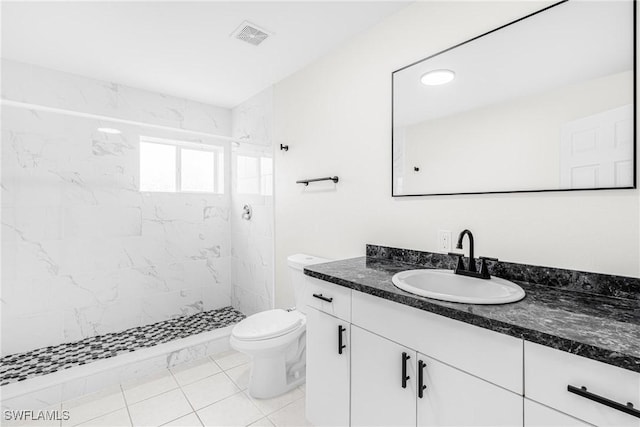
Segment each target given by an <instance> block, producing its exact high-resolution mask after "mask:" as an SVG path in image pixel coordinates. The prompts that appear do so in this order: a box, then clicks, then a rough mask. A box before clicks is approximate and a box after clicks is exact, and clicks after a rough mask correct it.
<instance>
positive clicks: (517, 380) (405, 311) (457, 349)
mask: <svg viewBox="0 0 640 427" xmlns="http://www.w3.org/2000/svg"><path fill="white" fill-rule="evenodd" d="M352 298H353V301H352V323H353V324H354V325H358V326H360V327H362V328H364V329H367V330H369V331H371V332H374V333H377V334H379V335H382V336H384V337H387V338H389V339H390V340H393V341H396V342H399V343H402V344H403V345H405V346H407V347H410V348H413V349H415V350H417V351H419V352H420V353H423V354H425V355H427V356H429V357H432V358H434V359H437V360H439V361H442V362H445V363H447V364H449V365H451V366H453V367H456V368H458V369H460V370H462V371H465V372H468V373H470V374H472V375H475V376H477V377H480V378H483V379H485V380H487V381H489V382H491V383H493V384H497V385H499V386H501V387H504V388H506V389H508V390H511V391H513V392H515V393H518V394H520V395H521V394H522V392H523V387H522V339H520V338H514V337H511V336H508V335H504V334H501V333H498V332H494V331H490V330H488V329H484V328H480V327H478V326H473V325H469V324H467V323H463V322H459V321H457V320H453V319H449V318H447V317H444V316H439V315H437V314H433V313H429V312H427V311H423V310H419V309H416V308H413V307H409V306H406V305H402V304H398V303H395V302H392V301H388V300H384V299H382V298H378V297H375V296H372V295H368V294H364V293H362V292H357V291H354V292H353V294H352ZM390 320H393V321H390ZM397 325H403V327H397Z"/></svg>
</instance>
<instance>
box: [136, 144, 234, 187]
mask: <svg viewBox="0 0 640 427" xmlns="http://www.w3.org/2000/svg"><path fill="white" fill-rule="evenodd" d="M140 191H149V192H168V193H218V194H222V193H223V192H224V149H223V148H222V147H219V146H213V145H205V144H199V143H193V142H187V141H174V140H166V139H159V138H151V137H141V138H140Z"/></svg>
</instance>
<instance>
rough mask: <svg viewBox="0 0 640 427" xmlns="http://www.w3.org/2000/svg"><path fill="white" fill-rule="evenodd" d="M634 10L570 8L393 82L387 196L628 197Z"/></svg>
mask: <svg viewBox="0 0 640 427" xmlns="http://www.w3.org/2000/svg"><path fill="white" fill-rule="evenodd" d="M634 9H635V5H634V4H633V2H632V1H628V0H623V1H576V0H572V1H568V2H563V3H559V4H556V5H554V6H552V7H549V8H547V9H544V10H542V11H540V12H538V13H535V14H533V15H531V16H529V17H527V18H525V19H523V20H520V21H517V22H515V23H512V24H510V25H507V26H505V27H503V28H501V29H498V30H496V31H493V32H490V33H488V34H485V35H483V36H481V37H478V38H476V39H472V40H470V41H468V42H465V43H462V44H460V45H458V46H455V47H454V48H451V49H448V50H446V51H443V52H441V53H438V54H435V55H433V56H430V57H428V58H426V59H424V60H422V61H420V62H418V63H415V64H412V65H410V66H407V67H404V68H402V69H400V70H397V71H395V72H394V73H393V195H394V196H411V195H435V194H461V193H487V192H489V193H491V192H515V191H541V190H571V189H601V188H635V181H636V180H635V140H634V134H635V119H634V117H635V115H634V108H635V105H634V73H635V52H634V49H635V46H634V25H635V19H634V16H635V10H634Z"/></svg>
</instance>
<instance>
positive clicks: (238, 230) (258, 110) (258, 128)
mask: <svg viewBox="0 0 640 427" xmlns="http://www.w3.org/2000/svg"><path fill="white" fill-rule="evenodd" d="M231 128H232V135H233V137H234V138H238V139H240V140H245V139H246V140H247V141H251V142H250V143H249V142H240V144H239V145H238V146H236V145H235V144H234V145H233V154H232V156H231V168H232V179H231V225H232V227H231V229H232V233H231V260H232V261H231V284H232V303H233V306H234V307H235V308H237V309H238V310H240V311H241V312H243V313H244V314H246V315H250V314H253V313H257V312H259V311H264V310H268V309H270V308H272V307H273V275H274V272H273V193H271V194H246V193H239V192H238V182H237V162H236V161H237V157H238V155H240V156H252V157H258V158H259V157H263V158H273V141H272V133H273V91H272V89H271V88H269V89H267V90H265V91H263V92H261V93H259V94H257V95H255V96H253V97H251V98H250V99H248V100H246V101H245V102H243V103H242V104H240V105H238V106H236V107H235V108H234V109H233V110H232V112H231ZM271 180H272V179H271ZM246 204H248V205H250V206H251V207H252V209H253V216H252V217H251V219H250V220H245V219H242V208H243V206H244V205H246Z"/></svg>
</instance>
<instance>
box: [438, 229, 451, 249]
mask: <svg viewBox="0 0 640 427" xmlns="http://www.w3.org/2000/svg"><path fill="white" fill-rule="evenodd" d="M438 252H442V253H445V254H446V253H449V252H451V231H449V230H438Z"/></svg>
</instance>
